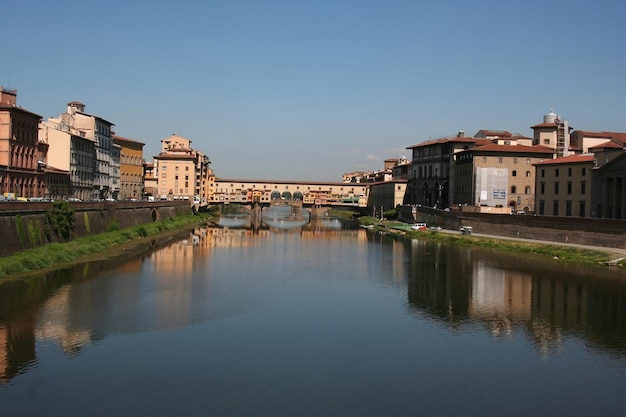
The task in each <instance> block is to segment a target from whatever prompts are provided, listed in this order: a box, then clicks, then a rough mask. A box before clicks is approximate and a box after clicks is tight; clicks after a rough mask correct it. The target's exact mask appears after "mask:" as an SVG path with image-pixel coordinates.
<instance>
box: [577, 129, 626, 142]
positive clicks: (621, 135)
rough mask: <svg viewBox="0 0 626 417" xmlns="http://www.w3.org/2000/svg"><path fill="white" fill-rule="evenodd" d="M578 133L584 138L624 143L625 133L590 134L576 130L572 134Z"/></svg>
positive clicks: (586, 131)
mask: <svg viewBox="0 0 626 417" xmlns="http://www.w3.org/2000/svg"><path fill="white" fill-rule="evenodd" d="M574 133H578V134H580V135H581V136H584V137H593V138H606V139H616V140H618V141H620V142H626V133H622V132H591V131H588V130H576V131H574V132H572V134H574Z"/></svg>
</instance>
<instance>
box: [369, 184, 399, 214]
mask: <svg viewBox="0 0 626 417" xmlns="http://www.w3.org/2000/svg"><path fill="white" fill-rule="evenodd" d="M406 185H407V180H406V179H393V180H390V181H384V182H376V183H373V184H370V190H369V199H368V203H367V206H368V207H370V208H372V209H376V211H377V212H378V213H380V212H381V211H386V210H390V209H393V208H395V207H397V206H401V205H403V204H404V195H405V193H406Z"/></svg>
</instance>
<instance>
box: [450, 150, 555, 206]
mask: <svg viewBox="0 0 626 417" xmlns="http://www.w3.org/2000/svg"><path fill="white" fill-rule="evenodd" d="M552 156H553V150H552V149H551V148H548V147H545V146H523V145H498V144H494V143H490V144H488V145H483V146H477V147H475V148H473V149H470V150H467V151H463V152H459V153H458V154H457V155H456V158H455V167H454V175H455V182H454V195H455V197H454V198H455V201H458V202H459V204H468V205H471V206H488V207H508V208H509V209H510V211H511V212H517V211H524V212H534V210H535V167H534V165H533V164H535V163H537V162H540V161H543V160H545V159H552Z"/></svg>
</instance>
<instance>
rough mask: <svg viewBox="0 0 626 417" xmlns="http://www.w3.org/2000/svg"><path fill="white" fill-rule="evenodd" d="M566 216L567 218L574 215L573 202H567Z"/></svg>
mask: <svg viewBox="0 0 626 417" xmlns="http://www.w3.org/2000/svg"><path fill="white" fill-rule="evenodd" d="M565 215H566V216H571V215H572V201H571V200H567V201H566V202H565Z"/></svg>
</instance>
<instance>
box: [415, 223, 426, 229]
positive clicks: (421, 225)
mask: <svg viewBox="0 0 626 417" xmlns="http://www.w3.org/2000/svg"><path fill="white" fill-rule="evenodd" d="M427 228H428V227H427V226H426V223H415V224H413V225H412V226H411V229H412V230H426V229H427Z"/></svg>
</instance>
